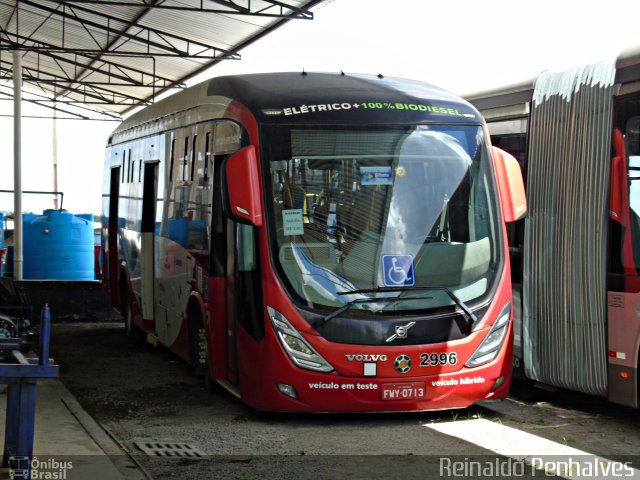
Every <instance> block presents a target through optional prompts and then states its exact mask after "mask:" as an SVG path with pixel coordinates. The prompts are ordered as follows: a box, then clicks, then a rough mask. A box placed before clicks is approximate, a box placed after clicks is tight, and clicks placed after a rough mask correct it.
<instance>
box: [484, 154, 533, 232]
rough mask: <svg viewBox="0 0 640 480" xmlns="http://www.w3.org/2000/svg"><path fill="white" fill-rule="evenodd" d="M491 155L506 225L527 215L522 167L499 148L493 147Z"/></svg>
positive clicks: (511, 156)
mask: <svg viewBox="0 0 640 480" xmlns="http://www.w3.org/2000/svg"><path fill="white" fill-rule="evenodd" d="M491 155H492V156H493V165H494V166H495V169H496V176H497V180H498V189H499V191H500V202H501V204H502V216H503V217H504V221H505V223H513V222H515V221H517V220H520V219H521V218H523V217H524V216H525V215H526V213H527V197H526V194H525V191H524V182H523V180H522V172H521V171H520V165H518V161H517V160H516V159H515V158H514V157H513V155H511V154H510V153H507V152H505V151H504V150H501V149H499V148H498V147H491Z"/></svg>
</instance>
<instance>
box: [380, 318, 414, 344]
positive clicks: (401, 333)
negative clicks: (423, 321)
mask: <svg viewBox="0 0 640 480" xmlns="http://www.w3.org/2000/svg"><path fill="white" fill-rule="evenodd" d="M415 324H416V322H409V323H407V324H406V325H396V327H395V329H396V333H394V334H393V335H391V336H390V337H389V338H387V342H393V341H394V340H395V339H396V338H407V332H408V331H409V329H410V328H411V327H413V326H414V325H415Z"/></svg>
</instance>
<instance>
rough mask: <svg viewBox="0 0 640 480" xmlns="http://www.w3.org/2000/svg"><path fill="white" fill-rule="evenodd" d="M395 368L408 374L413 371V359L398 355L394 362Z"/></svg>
mask: <svg viewBox="0 0 640 480" xmlns="http://www.w3.org/2000/svg"><path fill="white" fill-rule="evenodd" d="M393 366H394V367H396V370H397V371H399V372H400V373H407V372H408V371H409V370H411V359H410V358H409V356H408V355H398V356H397V357H396V360H395V362H393Z"/></svg>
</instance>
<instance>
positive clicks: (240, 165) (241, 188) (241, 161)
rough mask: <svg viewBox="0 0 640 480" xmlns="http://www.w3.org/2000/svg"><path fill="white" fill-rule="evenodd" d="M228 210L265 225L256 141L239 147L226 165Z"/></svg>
mask: <svg viewBox="0 0 640 480" xmlns="http://www.w3.org/2000/svg"><path fill="white" fill-rule="evenodd" d="M222 170H223V178H224V184H225V188H224V192H225V197H226V198H225V204H226V210H227V211H226V213H227V215H228V216H229V217H231V218H233V219H234V220H236V221H238V222H241V223H250V224H251V225H254V226H256V227H260V226H261V225H262V200H261V199H262V197H261V195H260V176H259V173H258V162H257V158H256V151H255V147H254V146H253V145H249V146H247V147H244V148H243V149H241V150H238V151H237V152H236V153H234V154H233V155H231V156H229V157H228V158H227V159H226V160H225V162H224V164H223V165H222Z"/></svg>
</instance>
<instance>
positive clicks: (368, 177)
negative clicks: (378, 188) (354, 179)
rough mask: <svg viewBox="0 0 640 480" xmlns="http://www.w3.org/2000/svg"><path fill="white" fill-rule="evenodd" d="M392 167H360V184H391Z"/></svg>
mask: <svg viewBox="0 0 640 480" xmlns="http://www.w3.org/2000/svg"><path fill="white" fill-rule="evenodd" d="M391 184H393V175H392V174H391V167H360V185H391Z"/></svg>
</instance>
